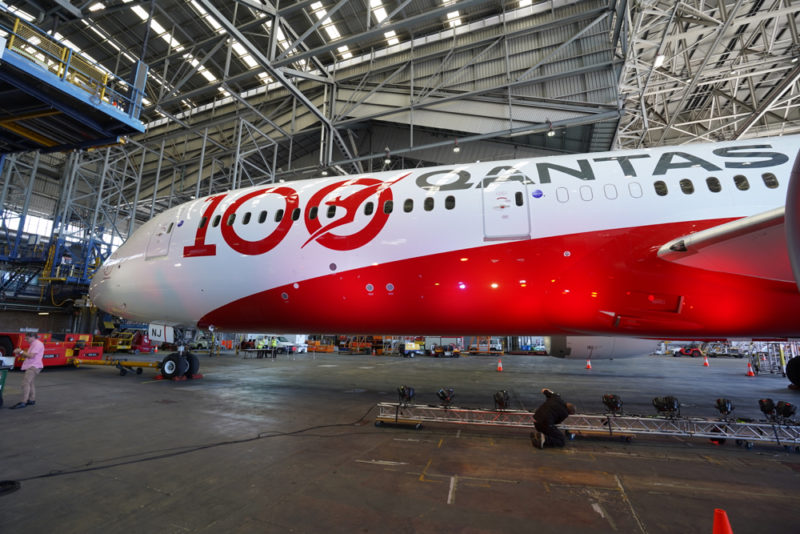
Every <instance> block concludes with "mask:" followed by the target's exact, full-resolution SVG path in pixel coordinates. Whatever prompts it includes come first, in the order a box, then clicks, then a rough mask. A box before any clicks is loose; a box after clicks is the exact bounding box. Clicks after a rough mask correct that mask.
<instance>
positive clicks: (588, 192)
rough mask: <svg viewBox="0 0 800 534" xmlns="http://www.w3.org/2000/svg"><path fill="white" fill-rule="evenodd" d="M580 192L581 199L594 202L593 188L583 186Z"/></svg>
mask: <svg viewBox="0 0 800 534" xmlns="http://www.w3.org/2000/svg"><path fill="white" fill-rule="evenodd" d="M580 191H581V199H583V200H586V201H587V202H588V201H589V200H592V188H591V187H589V186H588V185H582V186H581V190H580Z"/></svg>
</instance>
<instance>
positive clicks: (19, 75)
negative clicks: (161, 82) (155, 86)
mask: <svg viewBox="0 0 800 534" xmlns="http://www.w3.org/2000/svg"><path fill="white" fill-rule="evenodd" d="M146 77H147V67H146V65H144V64H143V63H141V62H139V63H138V65H137V67H136V75H135V79H134V80H133V81H132V82H131V83H128V82H125V81H123V80H120V79H118V78H117V77H116V76H114V75H113V74H111V73H109V72H107V71H106V70H104V69H102V68H101V67H99V66H98V65H96V64H94V63H92V62H91V61H89V60H88V59H87V58H85V57H83V56H82V55H80V54H79V53H77V52H76V51H74V50H72V49H71V48H69V47H68V46H65V45H64V44H62V43H60V42H58V41H57V40H55V39H54V38H53V37H51V36H50V35H48V34H46V33H44V32H42V31H40V30H39V29H37V28H36V27H34V26H31V25H29V24H27V23H25V22H24V21H22V20H20V19H19V18H14V17H13V16H12V15H10V14H9V13H6V12H3V11H0V153H11V152H23V151H30V150H44V151H64V150H71V149H79V148H89V147H93V146H102V145H108V144H115V143H119V142H121V141H122V137H123V136H126V135H130V134H135V133H143V132H144V125H143V124H142V122H141V121H140V120H139V115H140V113H141V102H142V97H143V90H144V87H145V80H146Z"/></svg>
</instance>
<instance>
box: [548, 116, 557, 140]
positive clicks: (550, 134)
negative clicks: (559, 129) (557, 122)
mask: <svg viewBox="0 0 800 534" xmlns="http://www.w3.org/2000/svg"><path fill="white" fill-rule="evenodd" d="M547 128H548V129H547V137H553V136H554V135H555V134H556V132H555V131H553V123H552V122H550V119H547Z"/></svg>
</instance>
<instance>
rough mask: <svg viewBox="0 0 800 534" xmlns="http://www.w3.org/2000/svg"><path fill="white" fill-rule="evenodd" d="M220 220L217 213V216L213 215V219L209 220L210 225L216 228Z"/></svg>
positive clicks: (220, 217)
mask: <svg viewBox="0 0 800 534" xmlns="http://www.w3.org/2000/svg"><path fill="white" fill-rule="evenodd" d="M221 220H222V215H217V216H215V217H214V220H213V221H211V226H213V227H214V228H216V227H217V226H219V221H221Z"/></svg>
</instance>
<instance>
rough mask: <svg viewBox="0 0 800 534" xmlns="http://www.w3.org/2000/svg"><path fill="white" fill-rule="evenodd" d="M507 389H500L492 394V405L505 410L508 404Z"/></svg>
mask: <svg viewBox="0 0 800 534" xmlns="http://www.w3.org/2000/svg"><path fill="white" fill-rule="evenodd" d="M509 402H510V401H509V399H508V391H506V390H504V389H501V390H500V391H498V392H497V393H495V394H494V407H495V408H496V409H499V410H505V409H507V408H508V405H509Z"/></svg>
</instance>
